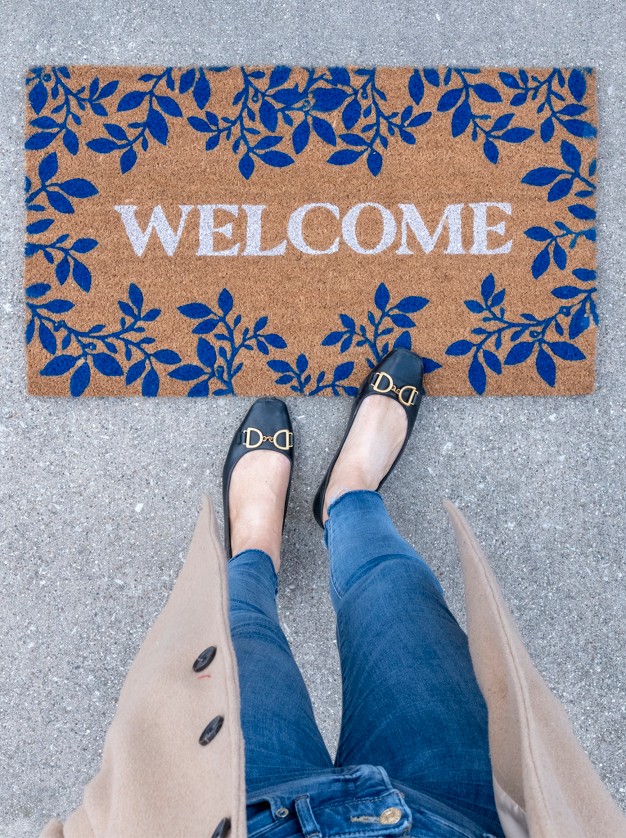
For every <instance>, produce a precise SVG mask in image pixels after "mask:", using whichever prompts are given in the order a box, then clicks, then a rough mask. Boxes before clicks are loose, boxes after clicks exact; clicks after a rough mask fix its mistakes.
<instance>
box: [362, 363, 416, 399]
mask: <svg viewBox="0 0 626 838" xmlns="http://www.w3.org/2000/svg"><path fill="white" fill-rule="evenodd" d="M383 376H384V377H385V378H387V379H388V380H389V386H388V387H385V388H383V387H380V386H379V385H380V382H381V380H382V378H383ZM372 387H373V389H374V390H376V392H377V393H388V392H389V391H390V390H393V392H394V393H396V395H397V396H398V398H399V399H400V401H401V402H402V404H403V405H406V407H411V406H412V405H414V404H415V402H416V400H417V394H418V390H417V387H414V386H413V385H412V384H405V385H404V387H396V385H395V384H394V383H393V378H392V377H391V376H390V375H389V373H387V372H383V371H382V370H378V371H377V372H376V373H375V374H374V380H373V381H372ZM404 390H408V391H409V396H408V401H407V400H405V399H404V398H403V397H402V393H403V391H404Z"/></svg>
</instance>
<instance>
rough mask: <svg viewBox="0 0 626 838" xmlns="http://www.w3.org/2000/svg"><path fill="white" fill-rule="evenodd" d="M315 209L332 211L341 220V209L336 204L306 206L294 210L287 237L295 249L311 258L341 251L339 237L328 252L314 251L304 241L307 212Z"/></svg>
mask: <svg viewBox="0 0 626 838" xmlns="http://www.w3.org/2000/svg"><path fill="white" fill-rule="evenodd" d="M315 207H323V208H324V209H327V210H330V212H332V214H333V215H334V216H335V218H339V207H336V206H335V205H334V204H305V205H304V206H303V207H298V209H297V210H294V212H292V213H291V216H290V218H289V224H288V225H287V235H288V236H289V241H290V242H291V243H292V245H293V246H294V247H296V248H297V249H298V250H300V251H301V252H302V253H307V254H308V255H309V256H323V255H324V254H326V253H336V252H337V251H338V250H339V237H337V238H336V239H335V241H334V242H333V243H332V244H331V246H330V247H329V248H328V250H314V249H313V248H312V247H309V245H308V244H307V243H306V242H305V240H304V236H303V234H302V223H303V221H304V216H305V215H306V214H307V212H309V210H312V209H314V208H315Z"/></svg>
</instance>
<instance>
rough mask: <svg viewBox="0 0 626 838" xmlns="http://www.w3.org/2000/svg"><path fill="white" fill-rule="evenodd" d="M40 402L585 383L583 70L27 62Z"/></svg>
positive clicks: (28, 267)
mask: <svg viewBox="0 0 626 838" xmlns="http://www.w3.org/2000/svg"><path fill="white" fill-rule="evenodd" d="M25 88H26V90H25V95H26V101H25V106H26V113H25V137H24V140H25V165H26V183H25V193H26V197H25V202H26V236H25V260H24V264H25V306H26V322H25V332H26V333H25V338H26V353H27V367H28V392H29V393H30V394H32V395H38V396H107V395H111V396H122V395H124V396H138V395H143V396H157V395H159V396H191V397H201V396H222V395H242V396H260V395H276V396H279V397H281V396H283V397H284V396H291V395H294V394H295V395H302V396H316V395H320V396H337V395H349V396H353V395H355V393H356V392H357V389H358V386H359V385H360V383H361V381H362V380H363V378H364V376H365V375H366V374H367V372H368V371H369V369H371V368H372V367H373V366H375V364H376V363H377V362H378V361H379V360H380V358H382V357H383V356H384V355H385V354H386V353H387V352H388V351H390V350H391V349H392V348H394V347H407V348H410V349H413V350H414V351H416V352H418V353H419V354H420V355H422V356H423V357H424V359H425V371H426V375H425V379H424V386H425V390H426V393H427V394H428V395H475V394H486V395H555V394H559V395H573V394H581V393H590V392H592V391H593V389H594V364H595V346H596V332H597V325H598V313H597V309H596V282H595V277H596V250H595V238H596V237H595V217H596V213H595V191H596V179H597V173H596V122H597V119H596V89H595V75H594V72H593V69H592V68H588V67H582V68H579V67H574V68H558V67H556V68H537V67H532V68H531V67H529V68H526V69H524V68H512V67H509V68H494V67H489V68H464V67H446V66H440V67H432V68H422V67H417V68H414V67H352V66H351V67H286V66H221V67H214V66H210V67H209V66H190V67H163V66H159V67H154V66H150V67H143V66H142V67H130V66H124V67H116V66H87V65H74V66H46V67H31V68H29V69H28V70H27V72H26V74H25Z"/></svg>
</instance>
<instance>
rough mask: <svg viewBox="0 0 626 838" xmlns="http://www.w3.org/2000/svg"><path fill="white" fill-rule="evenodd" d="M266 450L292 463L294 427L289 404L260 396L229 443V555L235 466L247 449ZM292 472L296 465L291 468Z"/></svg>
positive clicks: (225, 473) (226, 477)
mask: <svg viewBox="0 0 626 838" xmlns="http://www.w3.org/2000/svg"><path fill="white" fill-rule="evenodd" d="M259 449H267V450H270V451H282V453H283V454H284V455H285V456H286V457H287V458H288V459H289V462H290V463H291V464H292V466H293V427H292V424H291V417H290V416H289V410H288V408H287V405H286V404H285V402H284V401H282V399H278V398H276V397H275V396H267V397H265V398H261V399H257V400H256V401H255V402H254V404H253V405H252V407H251V408H250V410H248V412H247V413H246V415H245V416H244V418H243V420H242V422H241V424H240V425H239V427H238V428H237V430H236V431H235V435H234V436H233V440H232V442H231V443H230V448H229V449H228V454H227V455H226V461H225V463H224V469H223V472H222V501H223V504H224V548H225V550H226V558H227V559H231V558H232V550H231V543H230V520H229V515H228V513H229V510H228V491H229V489H230V478H231V476H232V473H233V469H234V468H235V466H236V465H237V463H238V462H239V460H240V459H241V458H242V457H243V456H244V455H245V454H247V453H248V451H257V450H259ZM292 471H293V468H292ZM291 476H292V475H291V474H290V475H289V483H288V484H287V495H286V497H285V512H284V514H283V530H284V529H285V515H286V514H287V503H288V502H289V491H290V489H291Z"/></svg>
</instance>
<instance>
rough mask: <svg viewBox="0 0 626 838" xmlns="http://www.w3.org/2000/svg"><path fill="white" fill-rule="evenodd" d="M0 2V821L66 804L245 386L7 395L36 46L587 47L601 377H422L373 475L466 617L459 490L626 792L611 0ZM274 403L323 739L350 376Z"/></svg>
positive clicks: (623, 431)
mask: <svg viewBox="0 0 626 838" xmlns="http://www.w3.org/2000/svg"><path fill="white" fill-rule="evenodd" d="M0 11H1V14H2V16H3V18H4V19H3V20H2V32H3V34H2V51H3V57H2V61H1V62H0V73H1V74H2V84H1V85H0V113H2V115H3V119H2V127H1V129H0V130H1V143H2V146H1V147H2V154H1V157H0V167H1V174H2V188H1V190H0V212H1V213H2V225H1V233H0V235H1V237H2V238H1V242H0V270H1V275H2V294H1V299H0V315H1V317H2V336H1V346H0V352H1V369H2V378H1V382H0V388H1V390H0V393H1V396H0V398H1V408H0V427H1V430H2V443H1V446H2V457H1V460H0V462H1V469H2V474H1V476H2V480H1V485H0V491H1V493H2V495H1V499H0V509H1V510H2V513H1V515H0V529H1V532H2V539H1V551H0V552H1V555H0V558H1V561H0V590H1V591H2V608H0V624H1V628H0V633H1V634H0V636H1V638H2V664H1V670H2V677H1V680H0V684H1V685H0V716H1V719H2V737H1V744H0V777H1V778H2V780H1V792H0V835H1V836H3V838H4V837H5V836H6V838H18V836H20V837H21V836H35V835H37V834H38V832H39V830H40V829H41V827H42V825H43V824H44V822H45V821H46V820H47V819H48V818H49V817H51V816H53V815H59V816H61V817H63V818H64V817H66V816H67V814H68V813H69V812H70V811H71V810H72V809H73V808H74V807H75V806H76V805H77V804H78V803H79V802H80V799H81V795H82V789H83V787H84V785H85V783H86V782H87V781H88V780H89V779H90V778H91V777H92V775H93V774H94V772H95V771H96V770H97V768H98V764H99V760H100V754H101V747H102V742H103V738H104V734H105V731H106V729H107V727H108V725H109V723H110V721H111V719H112V716H113V713H114V709H115V702H116V699H117V696H118V694H119V690H120V687H121V684H122V682H123V679H124V676H125V674H126V671H127V669H128V667H129V665H130V662H131V661H132V659H133V657H134V655H135V653H136V651H137V649H138V647H139V645H140V643H141V641H142V639H143V637H144V635H145V633H146V631H147V629H148V627H149V626H150V625H151V623H152V621H153V620H154V618H155V616H156V614H157V613H158V612H159V610H160V609H161V607H162V606H163V604H164V602H165V599H166V597H167V594H168V591H169V590H170V589H171V586H172V583H173V580H174V579H175V577H176V574H177V572H178V570H179V568H180V563H181V561H182V559H183V557H184V555H185V552H186V549H187V546H188V543H189V540H190V538H191V533H192V528H193V525H194V522H195V518H196V514H197V510H198V508H199V503H200V495H201V493H202V492H209V493H211V494H212V495H213V497H214V498H215V500H216V503H217V508H218V514H219V515H220V516H221V501H220V489H219V487H220V476H221V468H222V463H223V458H224V456H225V452H226V450H227V448H228V444H229V442H230V439H231V436H232V433H233V430H234V428H235V427H236V425H237V424H238V423H239V421H240V420H241V418H242V417H243V415H244V413H245V411H246V410H247V408H248V407H249V405H250V404H251V403H252V401H253V399H252V398H236V399H230V398H216V399H215V400H187V399H172V400H168V399H162V400H149V399H146V400H140V399H108V400H97V399H83V400H70V399H58V400H54V399H37V398H30V397H27V396H26V394H25V361H24V350H23V340H22V319H23V309H22V275H23V274H22V236H23V223H24V218H23V203H22V201H23V197H22V195H23V193H22V188H23V167H22V122H23V111H22V86H21V84H22V72H23V69H24V68H25V67H27V66H31V65H34V64H48V63H55V64H57V63H109V64H178V65H180V64H194V63H197V64H237V63H284V64H316V65H328V64H330V65H332V64H352V63H362V64H364V65H372V64H379V65H395V64H411V65H416V66H429V65H433V64H446V63H448V64H453V65H454V64H456V65H462V66H468V65H469V66H478V65H502V64H509V65H515V66H521V67H523V66H528V65H532V64H534V65H537V66H552V65H562V66H571V65H574V64H577V65H591V66H594V67H596V68H597V78H598V89H599V107H600V128H601V134H600V155H599V172H600V190H599V217H600V223H599V237H598V248H599V285H600V298H599V308H600V316H601V326H600V330H599V336H598V348H599V356H598V363H597V391H596V392H595V393H594V394H593V395H591V396H583V397H569V398H563V397H561V398H496V397H492V398H478V397H475V398H437V399H430V400H424V403H423V405H422V409H421V412H420V417H419V420H418V424H417V426H416V430H415V433H414V436H413V437H412V439H411V442H410V445H409V447H408V448H407V450H406V452H405V454H404V456H403V458H402V460H401V462H400V464H399V465H398V467H397V469H396V471H395V473H394V475H393V477H392V478H391V479H390V480H389V482H388V483H387V484H386V485H385V488H384V490H383V495H384V497H385V500H386V503H387V505H388V508H389V510H390V511H391V513H392V515H393V516H394V519H395V521H396V522H397V525H398V528H399V530H400V531H401V533H402V534H403V535H404V536H405V537H406V538H408V539H409V540H410V541H411V542H412V543H413V544H415V546H416V547H417V549H418V550H420V552H421V553H422V555H423V556H424V557H425V558H426V559H427V560H428V561H429V562H430V563H431V565H432V566H433V567H434V569H435V571H436V572H437V574H438V576H439V578H440V579H441V580H442V583H443V585H444V589H445V590H446V593H447V596H448V600H449V603H450V605H451V607H452V609H453V611H454V612H455V613H456V614H457V616H458V618H459V620H460V622H461V623H462V625H465V622H464V620H465V617H464V611H463V588H462V582H461V576H460V567H459V562H458V556H457V552H456V545H455V542H454V538H453V534H452V531H451V528H450V526H449V524H448V522H447V517H446V515H445V512H444V510H443V508H442V506H441V499H442V498H444V497H447V498H450V499H451V500H453V501H454V502H455V503H457V504H458V505H459V506H460V508H461V509H463V511H464V512H465V513H466V515H467V516H468V519H469V520H470V523H471V524H472V525H473V526H474V528H475V530H476V532H477V534H478V537H479V539H480V540H481V542H482V544H483V546H484V548H485V550H486V553H487V556H488V557H489V558H490V560H491V562H492V565H493V567H494V570H495V572H496V574H497V576H498V579H499V580H500V583H501V585H502V588H503V590H504V593H505V596H506V598H507V601H508V603H509V605H510V607H511V609H512V611H513V614H514V615H515V617H516V619H517V621H518V624H519V627H520V630H521V632H522V635H523V637H524V639H525V641H526V643H527V646H528V649H529V651H530V653H531V655H532V656H533V659H534V661H535V663H536V665H537V667H538V668H539V670H540V672H541V673H542V674H543V676H544V678H545V679H546V681H547V682H548V684H549V685H550V687H551V688H552V689H553V690H554V692H555V694H556V695H557V696H558V697H559V699H560V700H561V701H562V702H563V704H564V706H565V708H566V710H567V712H568V714H569V717H570V719H571V721H572V724H573V727H574V730H575V732H576V734H577V736H578V738H579V741H580V742H581V744H582V746H583V747H584V749H585V751H586V752H587V753H588V755H589V757H590V759H591V761H592V763H593V764H594V766H595V767H596V769H597V771H598V772H599V774H600V776H601V777H602V779H603V780H604V781H605V783H606V785H607V787H608V788H609V790H610V791H611V793H612V794H613V795H614V797H615V798H616V800H617V801H618V803H619V804H620V806H621V807H622V808H623V810H624V811H625V812H626V774H625V769H624V766H625V765H626V653H625V649H626V621H625V617H624V614H625V613H626V590H625V587H626V561H625V558H624V536H625V526H624V524H625V517H624V500H625V497H624V496H625V488H626V480H625V469H624V466H625V440H626V419H625V416H626V374H625V372H624V352H625V349H626V326H625V324H626V294H625V286H624V276H625V275H626V264H625V262H626V260H625V258H624V205H625V203H626V189H625V181H624V169H625V166H626V159H625V153H624V147H625V146H624V136H625V135H626V118H625V113H626V107H625V106H626V101H625V99H626V96H625V90H624V83H623V78H624V72H625V69H626V68H625V59H624V55H625V54H626V51H625V44H624V38H625V35H626V25H625V24H626V7H625V6H624V4H623V3H620V2H617V0H615V2H607V1H606V0H599V2H596V3H592V4H590V3H587V2H583V0H578V2H570V3H568V2H557V3H552V4H547V3H539V2H534V0H533V1H532V2H529V3H526V4H523V5H522V4H518V3H517V2H513V0H503V2H499V3H496V2H492V1H491V0H489V1H488V2H486V1H485V0H481V2H477V3H473V4H469V3H463V2H459V0H451V1H450V2H448V3H445V4H444V3H435V2H429V0H426V2H423V3H415V2H414V0H410V2H409V0H387V1H386V2H381V1H380V0H376V1H375V2H370V0H363V2H361V3H357V2H355V0H344V2H342V3H328V2H325V1H324V0H323V1H322V2H318V3H296V2H293V0H284V2H266V1H264V2H257V3H254V4H253V3H245V2H240V0H237V2H235V0H223V2H221V3H216V2H212V1H211V2H205V3H197V4H191V3H180V2H177V0H168V2H164V0H154V2H152V3H151V4H147V3H145V2H138V3H134V4H122V3H120V2H117V0H112V2H109V3H106V4H103V5H100V6H98V7H97V8H89V4H84V3H78V2H75V0H71V2H70V0H59V2H57V3H52V2H49V0H44V2H31V3H30V4H24V3H22V2H18V0H4V2H3V3H2V5H1V8H0ZM286 401H287V402H288V404H289V408H290V410H291V412H292V416H293V418H294V425H295V430H296V433H297V437H298V442H299V449H298V458H297V463H296V467H295V473H294V484H293V487H292V497H291V501H290V510H289V516H288V521H287V526H286V531H285V549H284V556H283V564H282V567H281V590H280V595H279V611H280V617H281V621H282V624H283V627H284V630H285V633H286V634H287V637H288V638H289V640H290V642H291V644H292V648H293V650H294V654H295V657H296V660H297V662H298V664H299V665H300V667H301V669H302V672H303V675H304V678H305V681H306V683H307V685H308V687H309V689H310V692H311V697H312V701H313V706H314V710H315V715H316V718H317V720H318V722H319V725H320V729H321V731H322V733H323V735H324V737H325V740H326V742H327V745H328V747H329V750H330V752H331V754H332V755H333V756H334V753H335V750H336V744H337V739H338V734H339V723H340V710H341V704H340V674H339V662H338V657H337V647H336V645H335V642H334V621H333V616H334V615H333V611H332V607H331V604H330V600H329V598H328V590H327V574H326V571H327V560H326V555H325V550H324V547H323V544H322V540H321V530H319V528H318V527H317V525H316V524H315V522H314V521H313V518H312V515H311V502H312V499H313V495H314V493H315V490H316V488H317V485H318V483H319V481H320V479H321V477H322V475H323V473H324V471H325V469H326V466H327V464H328V461H329V458H330V456H331V455H332V453H333V452H334V450H335V448H336V445H337V444H338V442H339V440H340V438H341V435H342V433H343V429H344V427H345V421H346V417H347V414H348V411H349V406H350V400H349V398H347V397H342V398H337V399H324V398H318V399H306V398H296V397H293V398H287V399H286ZM220 520H221V517H220Z"/></svg>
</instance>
